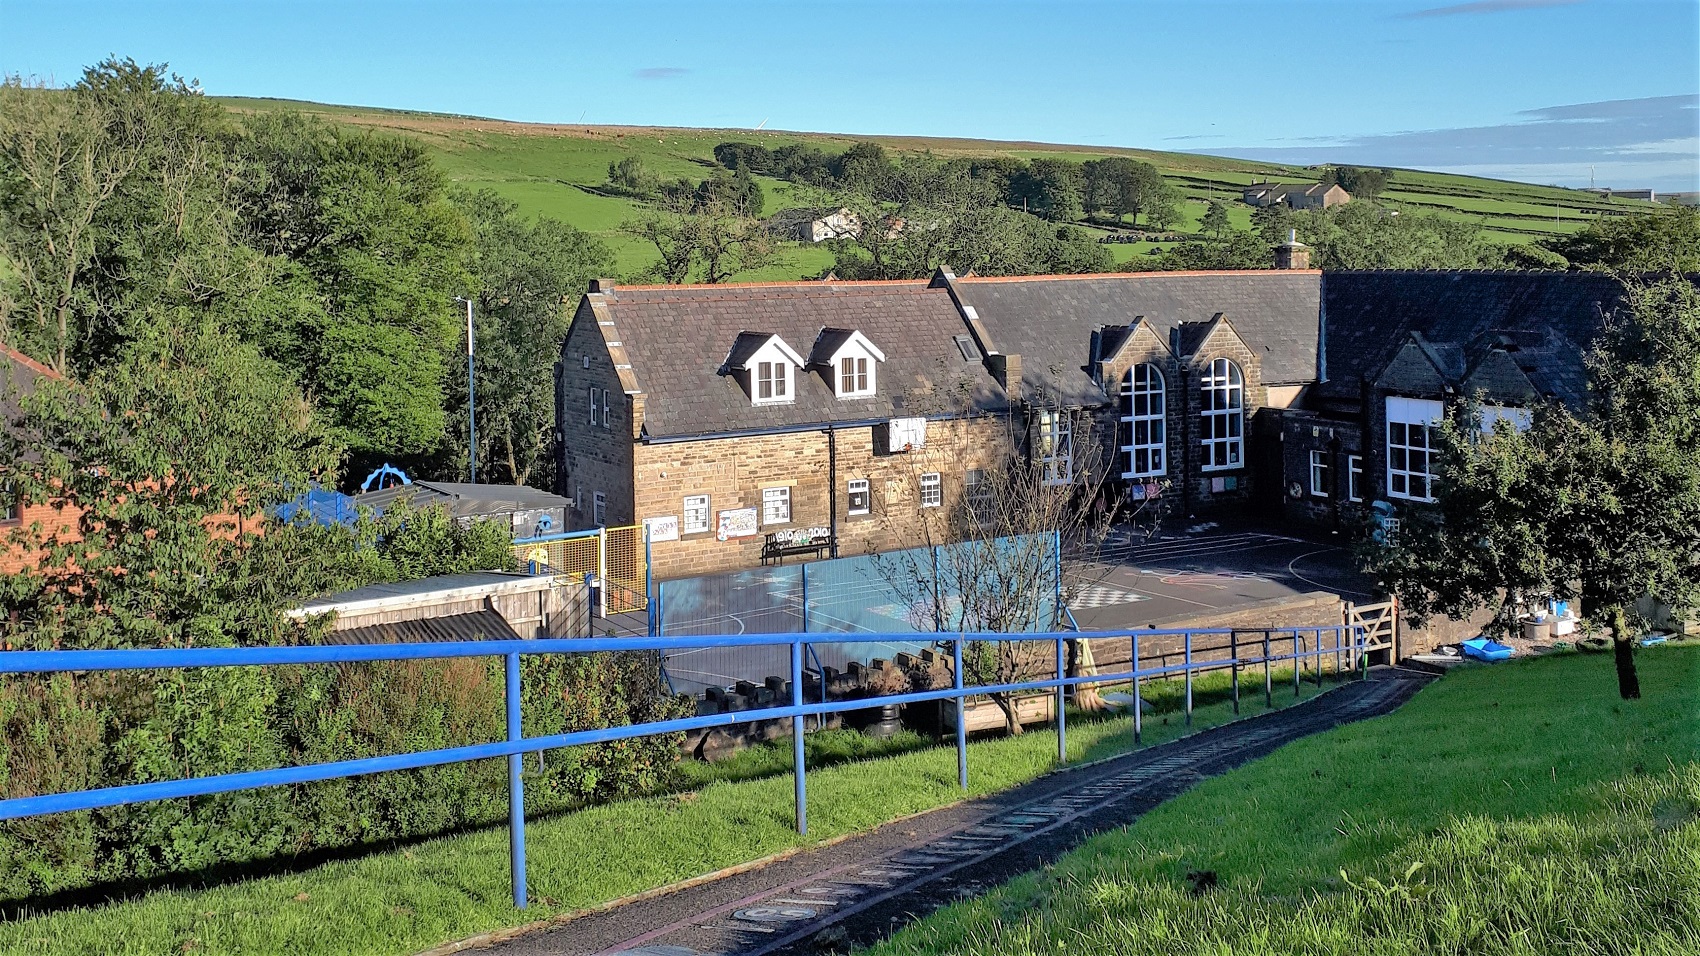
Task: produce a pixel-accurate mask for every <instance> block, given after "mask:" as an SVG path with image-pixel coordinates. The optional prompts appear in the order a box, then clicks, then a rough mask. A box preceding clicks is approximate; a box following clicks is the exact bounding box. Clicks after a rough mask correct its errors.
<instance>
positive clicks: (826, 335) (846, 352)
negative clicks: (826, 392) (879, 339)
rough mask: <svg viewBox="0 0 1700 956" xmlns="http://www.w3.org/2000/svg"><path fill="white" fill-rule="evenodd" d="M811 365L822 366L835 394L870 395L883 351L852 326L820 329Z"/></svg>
mask: <svg viewBox="0 0 1700 956" xmlns="http://www.w3.org/2000/svg"><path fill="white" fill-rule="evenodd" d="M813 359H814V360H813V361H812V362H811V363H810V364H811V365H815V366H818V367H820V368H822V369H823V370H824V371H825V373H826V376H827V380H828V381H830V382H831V383H832V393H833V394H834V395H836V396H838V397H839V398H871V397H873V396H874V395H875V394H876V393H877V392H878V390H879V389H878V381H877V378H878V375H879V363H881V362H883V361H885V353H884V352H881V351H880V350H879V349H878V348H876V347H875V346H874V343H872V342H870V341H868V337H867V336H865V335H863V334H862V333H860V332H858V331H856V330H854V329H821V330H820V337H819V338H817V339H816V340H815V349H814V356H813Z"/></svg>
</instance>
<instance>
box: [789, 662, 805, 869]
mask: <svg viewBox="0 0 1700 956" xmlns="http://www.w3.org/2000/svg"><path fill="white" fill-rule="evenodd" d="M791 706H792V707H801V706H803V639H802V638H797V639H796V640H794V641H792V642H791ZM791 761H792V765H793V773H794V775H795V776H796V785H797V794H796V796H797V832H798V833H800V834H802V835H803V836H808V835H809V794H808V785H807V783H806V777H805V773H806V770H805V767H804V759H803V715H802V714H797V715H795V716H793V717H792V718H791Z"/></svg>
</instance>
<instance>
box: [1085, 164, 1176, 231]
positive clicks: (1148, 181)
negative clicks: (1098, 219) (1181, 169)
mask: <svg viewBox="0 0 1700 956" xmlns="http://www.w3.org/2000/svg"><path fill="white" fill-rule="evenodd" d="M1083 176H1084V183H1085V185H1084V192H1085V204H1086V209H1087V211H1088V212H1092V211H1096V210H1107V211H1109V212H1110V213H1112V214H1113V215H1114V216H1115V217H1116V220H1117V221H1118V222H1119V221H1120V220H1121V218H1122V217H1123V216H1132V217H1133V224H1134V225H1138V224H1139V214H1140V213H1141V212H1142V211H1144V210H1145V208H1146V207H1147V205H1148V204H1149V203H1150V201H1151V200H1152V198H1153V197H1155V196H1157V195H1158V194H1159V193H1160V191H1161V190H1162V188H1163V177H1162V174H1160V173H1159V172H1158V171H1157V167H1155V166H1153V165H1151V164H1150V163H1142V162H1139V161H1138V160H1134V159H1130V158H1128V157H1126V156H1111V157H1108V158H1105V159H1095V160H1091V161H1089V162H1087V163H1085V164H1084V166H1083Z"/></svg>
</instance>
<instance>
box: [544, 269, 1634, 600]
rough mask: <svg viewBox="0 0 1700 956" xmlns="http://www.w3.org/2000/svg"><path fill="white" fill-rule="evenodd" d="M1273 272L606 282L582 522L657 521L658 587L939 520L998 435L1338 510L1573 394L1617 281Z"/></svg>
mask: <svg viewBox="0 0 1700 956" xmlns="http://www.w3.org/2000/svg"><path fill="white" fill-rule="evenodd" d="M1305 260H1306V252H1305V250H1304V248H1303V247H1302V246H1298V245H1297V244H1294V243H1289V244H1288V245H1286V246H1283V247H1281V248H1279V249H1278V250H1277V251H1276V263H1277V265H1278V266H1279V268H1276V269H1274V270H1261V271H1240V272H1198V273H1173V272H1170V273H1159V272H1153V273H1132V274H1123V275H1086V276H1033V277H1018V278H974V277H957V276H954V275H952V274H950V273H949V272H946V271H941V272H939V273H938V274H936V275H935V276H933V277H932V278H931V279H930V280H914V281H895V282H837V281H830V280H829V281H818V282H794V283H773V284H751V285H708V286H635V287H618V286H615V285H614V284H612V283H610V282H607V281H602V280H599V281H596V282H593V283H592V285H591V288H590V291H589V292H588V293H587V294H586V295H585V296H584V297H583V299H582V300H581V301H580V303H579V306H578V310H577V313H576V314H575V317H574V321H573V324H572V327H571V330H570V331H569V332H568V335H567V337H566V340H565V341H564V342H563V344H562V349H561V361H560V362H559V364H558V365H557V366H556V417H557V420H558V423H559V427H558V435H557V439H558V440H557V455H558V461H557V464H558V466H559V468H558V474H559V476H560V479H559V480H560V487H559V489H558V490H559V491H560V492H561V493H562V494H563V495H566V496H568V497H569V498H570V499H571V500H572V502H573V505H572V510H571V511H570V513H569V524H570V525H572V526H573V527H577V528H583V527H593V526H596V525H606V526H618V525H630V524H644V525H646V526H647V527H648V529H649V534H650V541H651V554H652V560H653V562H654V569H655V573H656V574H657V576H659V577H661V578H671V577H681V576H688V575H693V574H704V573H711V572H717V571H725V570H732V569H740V568H748V567H753V566H757V565H759V564H760V563H762V562H763V561H764V560H784V559H791V560H796V559H807V558H809V557H815V556H821V557H826V556H836V555H841V554H842V555H848V554H864V553H868V552H871V551H883V550H889V549H894V548H901V547H909V546H915V545H918V544H923V543H926V542H927V541H929V540H937V539H936V537H929V535H936V534H937V533H938V528H939V524H938V522H937V521H936V519H937V518H938V517H939V516H941V515H943V514H944V513H946V512H947V511H948V508H947V506H948V505H949V504H950V503H952V502H955V501H957V500H959V497H960V496H963V495H972V494H973V493H974V486H975V485H976V483H977V482H978V481H979V480H981V479H982V478H983V476H984V475H985V473H986V470H987V469H988V468H990V467H993V466H994V465H995V464H996V463H997V462H999V461H1001V460H1005V459H1006V458H1007V456H1010V455H1017V456H1021V457H1024V458H1026V459H1028V460H1029V461H1030V463H1031V465H1032V467H1035V468H1039V469H1042V473H1043V475H1044V476H1045V477H1046V479H1047V480H1051V481H1055V482H1058V483H1068V482H1075V481H1083V480H1084V479H1085V478H1086V475H1085V474H1084V472H1085V471H1086V470H1087V469H1088V468H1090V467H1094V464H1093V463H1096V466H1097V467H1105V466H1107V467H1108V468H1109V469H1110V471H1109V480H1110V481H1111V482H1123V483H1126V485H1127V486H1128V487H1129V488H1132V487H1133V486H1135V485H1138V486H1144V487H1149V486H1150V485H1151V484H1153V483H1163V484H1164V485H1165V486H1166V488H1167V490H1166V491H1165V492H1164V493H1165V494H1166V495H1167V496H1168V497H1169V499H1170V504H1171V506H1172V507H1173V508H1174V513H1176V514H1178V515H1180V516H1183V517H1184V516H1192V515H1204V514H1210V513H1219V512H1222V511H1234V510H1253V511H1255V513H1257V514H1259V515H1264V516H1268V515H1272V514H1275V515H1281V516H1284V517H1285V518H1287V519H1290V520H1293V521H1297V522H1304V523H1310V524H1315V525H1322V526H1340V525H1342V524H1343V523H1344V522H1347V521H1348V520H1351V517H1352V514H1353V511H1354V509H1357V508H1360V507H1363V506H1365V505H1366V504H1367V503H1369V502H1373V501H1378V500H1380V501H1388V502H1390V503H1392V504H1394V505H1395V506H1396V507H1397V506H1398V505H1400V503H1402V502H1421V501H1426V500H1430V498H1431V494H1432V485H1431V482H1432V478H1433V472H1432V461H1431V459H1430V457H1429V440H1428V436H1429V430H1430V429H1431V428H1432V427H1433V426H1434V425H1435V424H1436V423H1437V422H1438V421H1439V420H1440V418H1441V417H1442V415H1443V413H1444V410H1445V408H1446V406H1447V404H1448V403H1450V402H1458V401H1462V400H1464V398H1465V396H1471V397H1474V398H1476V399H1477V400H1478V401H1479V402H1480V403H1481V405H1482V406H1483V408H1484V416H1485V417H1486V418H1487V419H1488V421H1489V423H1490V424H1491V422H1492V421H1494V420H1498V419H1499V418H1506V419H1508V420H1511V421H1513V422H1514V423H1515V422H1520V421H1526V420H1527V416H1528V412H1529V409H1531V408H1532V407H1533V406H1534V405H1535V404H1536V403H1538V402H1541V401H1546V400H1557V401H1564V402H1575V401H1578V400H1579V399H1580V398H1581V397H1582V395H1583V392H1584V390H1585V383H1586V371H1585V367H1584V364H1583V352H1584V350H1585V348H1586V347H1587V344H1588V343H1589V342H1590V340H1591V339H1592V338H1593V337H1594V336H1595V335H1596V334H1597V333H1598V331H1599V329H1600V328H1601V327H1602V323H1603V320H1604V317H1605V316H1606V315H1608V314H1609V313H1610V312H1611V311H1612V310H1613V309H1615V308H1616V306H1617V304H1618V301H1619V299H1620V297H1621V295H1622V289H1621V287H1620V286H1619V285H1618V284H1617V283H1616V282H1615V281H1614V280H1612V279H1610V278H1607V277H1603V276H1598V275H1593V274H1576V273H1548V272H1356V273H1354V272H1346V273H1329V274H1327V275H1326V276H1324V275H1323V274H1322V273H1321V272H1318V271H1315V270H1310V269H1307V268H1305V265H1306V262H1305Z"/></svg>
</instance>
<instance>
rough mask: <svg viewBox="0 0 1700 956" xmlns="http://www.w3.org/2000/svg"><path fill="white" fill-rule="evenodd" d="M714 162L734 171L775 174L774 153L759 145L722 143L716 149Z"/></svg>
mask: <svg viewBox="0 0 1700 956" xmlns="http://www.w3.org/2000/svg"><path fill="white" fill-rule="evenodd" d="M714 161H715V162H717V163H719V164H720V165H722V166H724V167H726V168H727V169H730V170H733V171H737V170H740V169H747V170H749V171H750V172H752V173H762V174H764V175H765V174H769V173H772V172H773V153H772V151H770V150H769V149H768V148H767V147H766V146H762V145H761V144H759V143H739V142H730V143H721V144H719V145H717V146H715V147H714Z"/></svg>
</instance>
